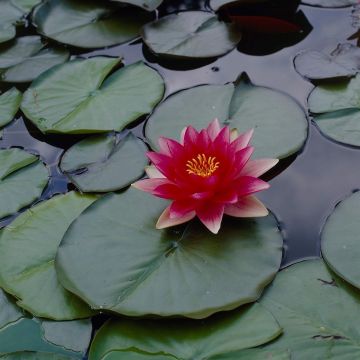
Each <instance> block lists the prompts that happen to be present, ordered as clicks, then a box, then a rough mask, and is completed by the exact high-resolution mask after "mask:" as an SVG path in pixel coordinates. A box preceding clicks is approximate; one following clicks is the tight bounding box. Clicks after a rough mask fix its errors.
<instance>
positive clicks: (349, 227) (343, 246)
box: [321, 192, 360, 288]
mask: <svg viewBox="0 0 360 360" xmlns="http://www.w3.org/2000/svg"><path fill="white" fill-rule="evenodd" d="M359 211H360V193H359V192H357V193H354V194H352V195H351V196H350V197H349V198H347V199H345V200H344V201H342V202H341V203H340V204H339V205H338V206H337V207H336V208H335V210H334V212H333V213H332V214H331V215H330V217H329V218H328V220H327V222H326V224H325V227H324V229H323V233H322V243H321V250H322V253H323V256H324V258H325V261H326V262H327V263H328V264H329V266H330V267H331V269H333V270H334V271H335V272H336V273H337V274H338V275H339V276H341V277H342V278H343V279H345V280H346V281H348V282H349V283H351V284H352V285H354V286H356V287H357V288H360V266H359V263H358V261H357V260H358V258H359V255H360V244H359V231H360V224H359V221H358V220H359V219H358V216H357V214H358V213H359Z"/></svg>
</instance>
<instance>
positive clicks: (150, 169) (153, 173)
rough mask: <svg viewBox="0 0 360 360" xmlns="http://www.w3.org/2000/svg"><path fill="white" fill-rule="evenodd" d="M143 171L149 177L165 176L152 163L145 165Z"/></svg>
mask: <svg viewBox="0 0 360 360" xmlns="http://www.w3.org/2000/svg"><path fill="white" fill-rule="evenodd" d="M145 172H146V175H147V176H148V177H149V178H150V179H153V178H164V179H165V176H164V175H163V174H162V173H161V172H160V171H159V170H158V169H157V168H156V167H155V166H154V165H149V166H146V167H145Z"/></svg>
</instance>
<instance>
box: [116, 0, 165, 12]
mask: <svg viewBox="0 0 360 360" xmlns="http://www.w3.org/2000/svg"><path fill="white" fill-rule="evenodd" d="M113 1H118V2H121V3H125V4H130V5H135V6H138V7H141V8H143V9H145V10H147V11H154V10H155V9H156V8H157V7H158V6H160V4H161V3H162V2H163V0H113Z"/></svg>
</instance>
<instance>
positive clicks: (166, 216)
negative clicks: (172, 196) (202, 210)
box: [156, 206, 196, 229]
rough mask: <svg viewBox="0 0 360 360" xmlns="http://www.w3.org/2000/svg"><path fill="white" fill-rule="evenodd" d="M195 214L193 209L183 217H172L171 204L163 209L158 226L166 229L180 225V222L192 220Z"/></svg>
mask: <svg viewBox="0 0 360 360" xmlns="http://www.w3.org/2000/svg"><path fill="white" fill-rule="evenodd" d="M195 216H196V214H195V211H191V212H189V213H188V214H186V215H184V216H182V217H178V218H170V206H168V207H167V208H166V209H165V210H164V211H163V213H162V214H161V215H160V217H159V219H158V221H157V223H156V228H157V229H164V228H167V227H170V226H175V225H180V224H183V223H185V222H188V221H190V220H191V219H193V218H194V217H195Z"/></svg>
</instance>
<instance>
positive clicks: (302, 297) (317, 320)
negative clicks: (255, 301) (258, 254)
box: [260, 260, 360, 360]
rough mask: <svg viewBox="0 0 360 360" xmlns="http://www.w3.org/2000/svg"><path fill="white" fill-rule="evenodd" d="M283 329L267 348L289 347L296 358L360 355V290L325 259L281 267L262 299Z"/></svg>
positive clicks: (341, 357)
mask: <svg viewBox="0 0 360 360" xmlns="http://www.w3.org/2000/svg"><path fill="white" fill-rule="evenodd" d="M260 303H261V304H262V305H264V306H265V307H266V308H267V309H268V310H269V311H270V312H271V313H272V314H273V315H274V317H275V318H276V320H277V321H278V322H279V324H280V326H281V327H282V329H283V334H282V336H281V337H279V338H278V339H277V340H276V341H274V342H272V343H271V344H269V345H267V346H265V350H277V349H279V350H282V349H289V350H290V352H291V359H294V360H309V359H339V360H340V359H341V360H345V359H358V358H359V357H360V344H359V338H360V325H359V323H358V322H356V321H354V319H357V318H358V317H359V316H360V293H359V292H358V291H357V290H356V289H355V288H353V287H351V286H349V285H348V284H347V283H346V282H345V281H343V280H342V279H340V278H338V277H337V276H336V275H334V274H332V273H331V272H330V271H329V270H328V269H327V267H326V266H325V265H324V263H323V261H322V260H308V261H304V262H301V263H299V264H296V265H293V266H291V267H289V268H287V269H285V270H283V271H281V272H280V273H279V274H278V275H277V277H276V278H275V280H274V282H273V283H272V284H271V285H270V287H269V288H268V289H267V290H266V292H265V294H264V295H263V297H262V298H261V300H260Z"/></svg>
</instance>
